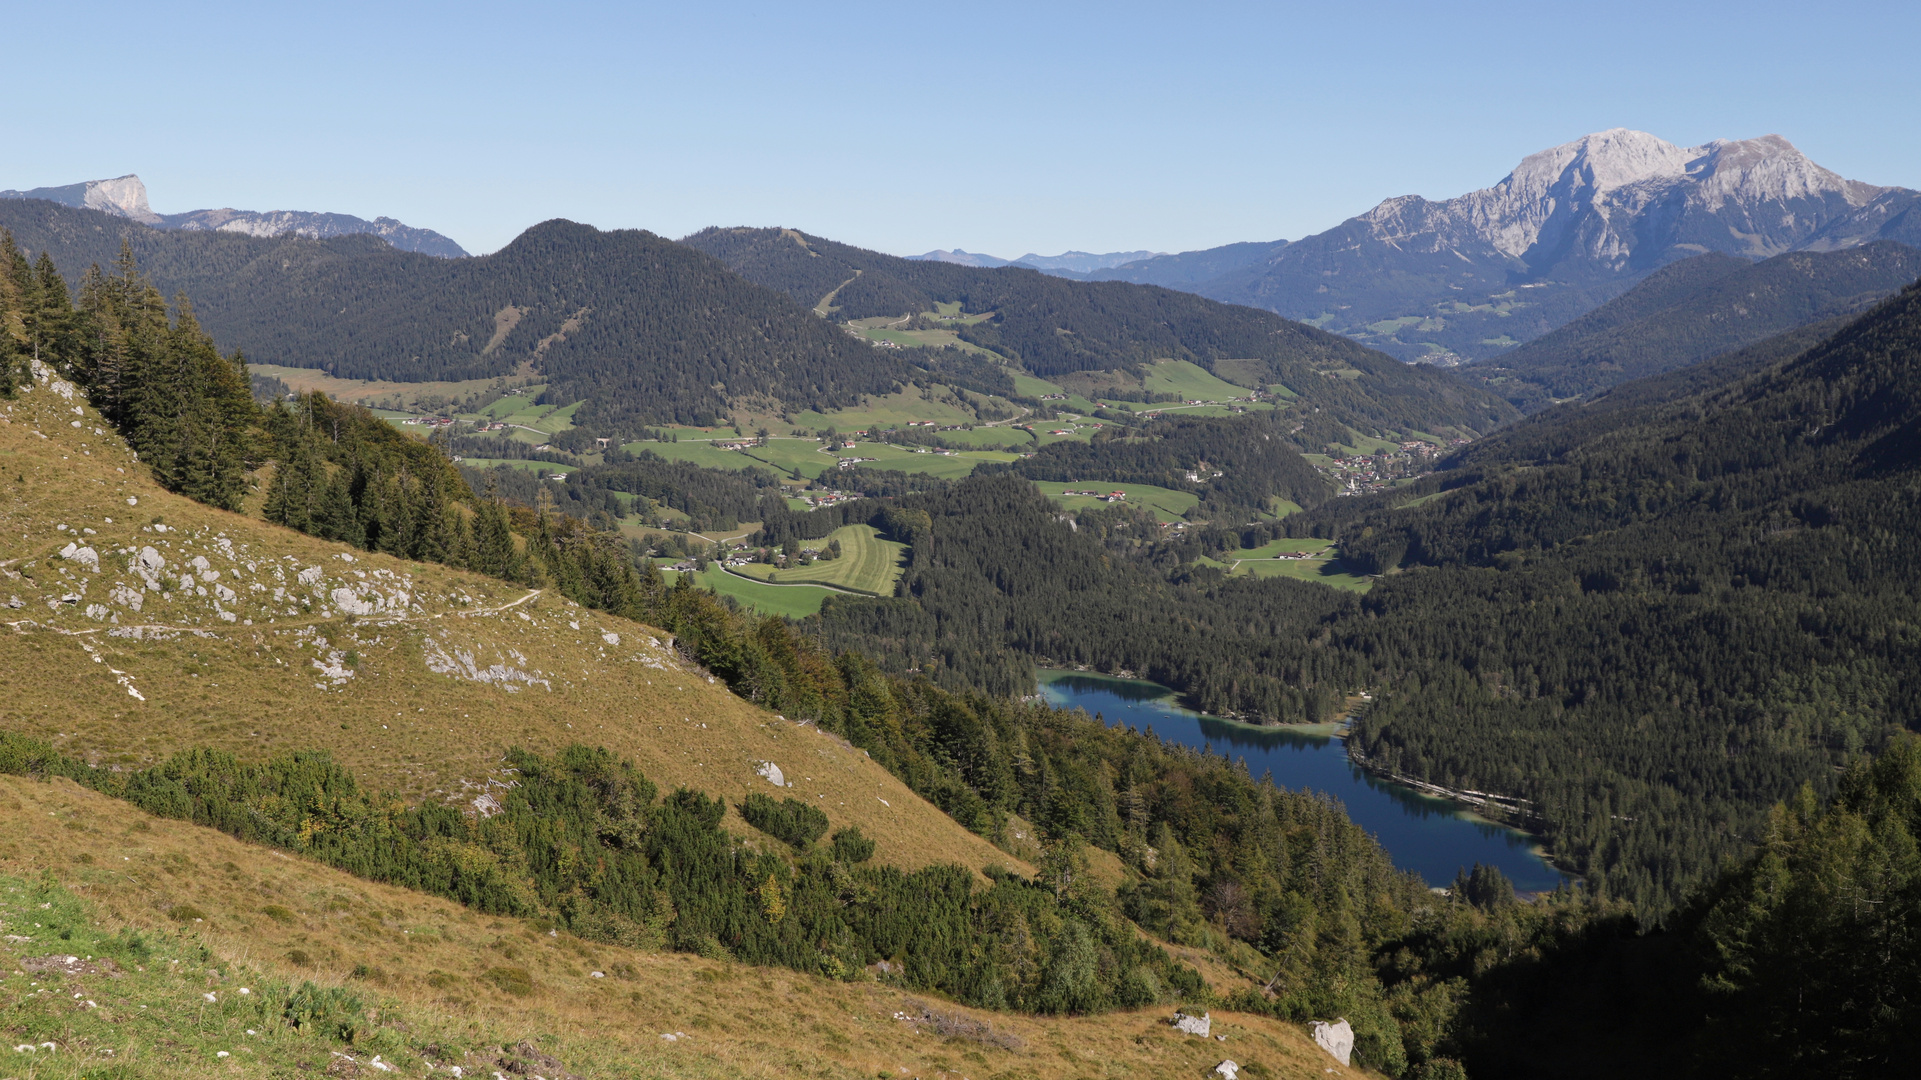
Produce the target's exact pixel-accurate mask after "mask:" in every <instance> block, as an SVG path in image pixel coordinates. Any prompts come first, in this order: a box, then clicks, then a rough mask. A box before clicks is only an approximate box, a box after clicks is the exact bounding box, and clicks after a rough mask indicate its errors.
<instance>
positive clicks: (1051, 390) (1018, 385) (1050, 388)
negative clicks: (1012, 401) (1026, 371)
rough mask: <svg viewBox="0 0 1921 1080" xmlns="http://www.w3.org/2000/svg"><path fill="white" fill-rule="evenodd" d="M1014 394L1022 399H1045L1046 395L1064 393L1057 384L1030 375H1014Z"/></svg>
mask: <svg viewBox="0 0 1921 1080" xmlns="http://www.w3.org/2000/svg"><path fill="white" fill-rule="evenodd" d="M1014 392H1015V393H1016V394H1019V395H1021V396H1022V397H1033V398H1037V397H1045V396H1046V395H1048V394H1061V393H1066V391H1065V390H1063V389H1062V388H1061V387H1060V386H1059V385H1058V384H1056V383H1051V382H1048V381H1047V380H1046V379H1037V378H1035V377H1034V376H1032V375H1015V376H1014Z"/></svg>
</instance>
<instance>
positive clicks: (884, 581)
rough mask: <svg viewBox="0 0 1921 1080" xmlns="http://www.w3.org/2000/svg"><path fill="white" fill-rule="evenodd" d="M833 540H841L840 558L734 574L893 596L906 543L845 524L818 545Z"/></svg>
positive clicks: (760, 566)
mask: <svg viewBox="0 0 1921 1080" xmlns="http://www.w3.org/2000/svg"><path fill="white" fill-rule="evenodd" d="M832 540H838V541H840V551H841V556H840V558H838V559H830V560H828V561H826V562H817V563H815V564H813V565H812V566H795V567H791V568H789V569H786V570H776V569H775V568H773V567H772V566H768V565H765V564H761V563H755V564H752V565H748V566H742V567H737V568H735V572H736V573H740V574H746V575H748V576H749V577H754V578H759V579H761V580H765V581H769V582H776V583H780V584H792V585H802V584H818V585H837V586H839V587H841V588H843V589H851V590H853V591H855V592H863V593H872V594H873V595H875V596H892V595H893V594H894V582H895V581H896V580H898V579H899V578H900V573H901V559H902V557H903V556H904V555H905V554H906V552H907V545H906V544H900V543H896V542H894V541H892V540H883V539H881V535H880V531H879V530H877V529H875V528H874V527H873V526H871V525H843V526H841V527H840V528H838V529H835V530H834V531H833V532H832V533H831V534H829V535H828V536H827V538H826V540H821V541H815V543H817V544H818V545H819V546H820V547H822V548H825V547H826V546H827V542H828V541H832Z"/></svg>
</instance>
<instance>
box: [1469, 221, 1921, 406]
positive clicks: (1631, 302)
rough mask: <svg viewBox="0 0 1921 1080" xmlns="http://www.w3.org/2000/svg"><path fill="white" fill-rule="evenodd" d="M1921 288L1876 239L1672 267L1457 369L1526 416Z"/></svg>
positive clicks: (1910, 256)
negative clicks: (1751, 259) (1522, 341)
mask: <svg viewBox="0 0 1921 1080" xmlns="http://www.w3.org/2000/svg"><path fill="white" fill-rule="evenodd" d="M1917 278H1921V251H1917V250H1916V249H1914V248H1911V247H1908V246H1907V245H1905V244H1898V243H1895V242H1893V241H1891V240H1877V241H1875V242H1874V243H1872V244H1864V245H1862V246H1860V247H1853V248H1843V249H1841V250H1838V251H1791V252H1788V253H1787V254H1784V255H1776V256H1775V257H1774V258H1771V259H1765V260H1763V261H1761V262H1758V263H1750V262H1748V261H1747V260H1745V259H1742V258H1739V257H1737V256H1733V255H1722V254H1719V253H1718V252H1710V253H1708V254H1706V255H1697V256H1695V257H1694V258H1692V259H1683V260H1681V261H1680V262H1676V263H1670V264H1668V265H1667V266H1664V267H1662V268H1661V269H1659V270H1657V271H1655V272H1654V273H1652V274H1650V275H1648V276H1647V277H1646V278H1644V279H1642V281H1641V282H1640V283H1639V284H1638V285H1636V286H1634V288H1632V289H1629V290H1628V291H1627V292H1626V293H1623V294H1622V295H1621V296H1619V297H1617V298H1615V299H1613V300H1610V301H1608V302H1607V303H1605V304H1603V305H1601V306H1600V307H1598V308H1596V309H1594V310H1593V311H1590V312H1588V313H1587V314H1586V315H1583V316H1581V317H1580V318H1578V319H1575V320H1574V321H1573V322H1570V323H1568V324H1567V325H1566V326H1563V327H1560V328H1559V329H1556V330H1554V331H1552V332H1550V333H1548V334H1544V335H1542V336H1541V337H1538V338H1536V339H1534V340H1533V341H1530V342H1528V343H1527V344H1526V345H1523V346H1521V347H1520V348H1518V349H1514V350H1512V351H1509V352H1506V353H1502V354H1501V355H1500V356H1497V357H1495V358H1493V359H1492V360H1485V361H1482V362H1480V363H1476V364H1471V365H1469V366H1467V367H1465V368H1462V369H1460V373H1461V375H1463V376H1464V377H1466V378H1468V379H1470V380H1474V381H1479V382H1483V383H1485V384H1486V385H1487V386H1488V388H1489V389H1492V390H1495V391H1497V392H1499V393H1501V394H1502V395H1503V396H1504V397H1506V398H1507V399H1508V400H1509V401H1511V402H1513V403H1514V404H1516V405H1517V406H1519V407H1520V408H1522V409H1523V410H1525V411H1530V412H1531V411H1534V410H1535V409H1538V408H1541V407H1542V406H1544V405H1546V404H1549V403H1550V402H1552V401H1554V400H1557V399H1566V398H1572V397H1579V396H1584V395H1590V394H1593V393H1595V392H1596V391H1600V390H1605V389H1607V388H1609V387H1612V386H1617V385H1619V384H1621V383H1625V382H1628V381H1630V380H1633V379H1638V378H1641V377H1644V376H1649V375H1659V374H1662V373H1664V372H1668V371H1673V370H1676V369H1678V368H1682V367H1686V366H1688V365H1690V364H1695V363H1698V362H1700V361H1702V360H1706V359H1708V358H1709V357H1712V356H1716V355H1720V354H1723V353H1727V352H1730V351H1732V350H1736V349H1741V348H1745V347H1747V346H1749V345H1752V344H1754V343H1756V342H1759V341H1762V340H1764V339H1767V338H1770V337H1773V336H1775V335H1778V334H1783V333H1787V332H1789V331H1792V330H1795V329H1797V328H1799V327H1803V326H1807V325H1810V324H1815V323H1823V322H1826V321H1828V320H1831V319H1835V318H1838V317H1843V316H1850V315H1857V314H1860V313H1861V312H1863V311H1865V310H1867V309H1868V308H1869V307H1871V306H1873V305H1874V304H1876V303H1878V302H1880V301H1881V300H1884V299H1886V298H1887V297H1889V296H1892V295H1894V294H1895V293H1897V292H1900V291H1901V290H1902V288H1904V287H1905V286H1907V285H1909V284H1911V283H1913V282H1914V281H1915V280H1916V279H1917Z"/></svg>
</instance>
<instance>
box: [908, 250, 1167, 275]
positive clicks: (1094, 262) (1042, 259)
mask: <svg viewBox="0 0 1921 1080" xmlns="http://www.w3.org/2000/svg"><path fill="white" fill-rule="evenodd" d="M1161 254H1163V253H1162V252H1156V251H1110V252H1108V253H1107V254H1105V255H1096V254H1094V253H1092V252H1088V251H1063V252H1061V253H1060V254H1059V255H1036V254H1034V253H1033V252H1031V251H1030V252H1028V253H1027V254H1025V255H1022V256H1021V257H1020V258H1018V259H997V258H995V257H994V256H992V255H977V254H975V253H974V252H971V251H962V250H960V249H959V248H955V249H954V250H952V251H945V250H937V251H930V252H928V253H927V254H925V255H909V256H907V258H909V259H913V260H915V261H916V262H944V263H955V264H957V265H960V266H976V267H980V268H982V269H993V268H994V267H996V266H1025V267H1028V268H1029V269H1033V270H1039V271H1041V272H1042V273H1044V274H1053V275H1055V276H1057V277H1081V276H1083V275H1086V274H1090V273H1093V272H1095V271H1099V270H1105V269H1107V268H1108V267H1110V266H1120V265H1121V264H1123V263H1132V262H1139V261H1141V260H1143V259H1152V258H1155V257H1157V256H1159V255H1161Z"/></svg>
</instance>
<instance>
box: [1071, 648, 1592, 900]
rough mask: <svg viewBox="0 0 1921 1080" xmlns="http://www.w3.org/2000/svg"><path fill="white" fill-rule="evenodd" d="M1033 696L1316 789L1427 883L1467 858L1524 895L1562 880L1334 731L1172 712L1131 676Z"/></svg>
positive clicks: (1508, 838)
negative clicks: (1365, 764)
mask: <svg viewBox="0 0 1921 1080" xmlns="http://www.w3.org/2000/svg"><path fill="white" fill-rule="evenodd" d="M1040 693H1041V695H1042V696H1043V697H1044V698H1045V699H1046V701H1047V703H1048V704H1049V705H1053V706H1055V707H1057V708H1069V709H1072V708H1078V709H1085V710H1087V712H1088V714H1089V715H1090V716H1092V715H1098V716H1100V717H1101V719H1103V720H1104V721H1106V722H1107V724H1108V725H1109V726H1122V725H1132V726H1133V727H1134V728H1136V729H1138V730H1140V731H1146V730H1147V729H1148V728H1150V727H1151V728H1153V729H1154V733H1155V734H1156V735H1159V736H1160V737H1161V739H1163V740H1164V741H1167V742H1172V743H1179V744H1180V745H1182V746H1187V747H1192V748H1193V749H1196V750H1207V751H1210V752H1212V753H1215V754H1219V755H1223V756H1225V757H1229V758H1245V759H1246V760H1247V771H1248V773H1249V774H1250V775H1252V776H1253V777H1254V778H1255V779H1257V780H1258V779H1260V777H1261V774H1262V773H1268V774H1270V775H1272V776H1273V778H1274V783H1276V784H1278V785H1280V786H1281V787H1285V788H1293V789H1295V790H1299V789H1302V788H1306V789H1308V790H1311V791H1319V792H1325V793H1327V794H1328V795H1331V796H1333V797H1334V798H1336V799H1339V800H1340V801H1341V803H1342V804H1343V805H1344V806H1346V807H1347V813H1348V816H1349V817H1351V818H1353V819H1354V822H1355V823H1356V824H1358V825H1360V826H1361V827H1362V828H1363V829H1366V830H1367V831H1368V832H1370V833H1372V834H1374V837H1375V838H1376V839H1377V840H1379V841H1380V843H1381V846H1382V847H1384V848H1386V849H1387V853H1388V855H1389V856H1390V857H1391V858H1393V860H1394V865H1395V866H1398V867H1400V868H1401V869H1403V870H1411V871H1413V872H1414V873H1417V874H1419V875H1421V877H1422V878H1423V879H1425V880H1426V881H1427V883H1428V884H1429V885H1440V886H1446V885H1449V884H1451V883H1452V882H1453V881H1454V875H1455V873H1456V872H1457V871H1459V870H1461V869H1463V868H1466V867H1469V866H1472V865H1474V864H1475V863H1477V862H1478V863H1482V864H1484V865H1488V866H1498V867H1500V868H1501V872H1502V873H1504V874H1506V875H1507V876H1508V877H1509V878H1511V879H1513V881H1514V887H1515V888H1516V889H1519V890H1522V891H1524V892H1531V891H1544V890H1549V889H1552V888H1554V887H1555V886H1556V885H1558V884H1560V883H1561V881H1562V879H1563V876H1562V874H1561V873H1560V872H1559V871H1557V870H1555V869H1554V868H1553V867H1551V866H1549V865H1548V864H1547V863H1546V862H1545V861H1544V860H1542V859H1541V857H1540V856H1539V855H1536V854H1535V853H1534V849H1535V841H1534V839H1533V838H1532V837H1530V836H1528V835H1527V834H1525V833H1521V832H1516V831H1515V830H1513V829H1510V828H1507V827H1505V826H1502V825H1496V824H1493V823H1491V822H1488V821H1485V820H1482V819H1481V818H1478V817H1476V816H1474V815H1473V814H1471V813H1470V812H1468V811H1467V810H1465V809H1463V808H1462V807H1461V806H1460V805H1459V804H1457V803H1454V802H1452V801H1450V800H1447V799H1437V798H1434V797H1433V796H1429V795H1423V794H1421V793H1420V792H1418V791H1415V790H1414V789H1413V788H1409V787H1406V786H1404V785H1401V784H1396V783H1391V782H1389V781H1386V780H1382V779H1379V778H1377V777H1375V776H1372V775H1370V774H1369V773H1368V772H1366V771H1365V770H1363V769H1361V768H1360V767H1359V766H1357V765H1355V764H1354V763H1353V762H1351V761H1349V760H1348V758H1347V748H1346V746H1345V744H1344V743H1343V742H1342V741H1341V739H1340V738H1339V737H1338V736H1329V735H1310V734H1304V733H1302V732H1298V731H1289V730H1287V729H1285V728H1259V727H1251V726H1249V725H1246V724H1236V723H1233V722H1231V721H1227V720H1221V719H1217V718H1215V717H1212V716H1206V715H1204V714H1201V713H1197V712H1193V711H1191V710H1188V709H1184V708H1181V706H1180V703H1179V702H1178V700H1177V699H1176V698H1175V695H1174V692H1173V691H1172V690H1169V689H1168V688H1167V687H1165V686H1161V685H1159V684H1158V683H1151V682H1144V681H1140V680H1137V679H1116V678H1113V677H1110V676H1106V675H1089V674H1082V673H1080V672H1073V671H1043V672H1041V673H1040Z"/></svg>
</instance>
